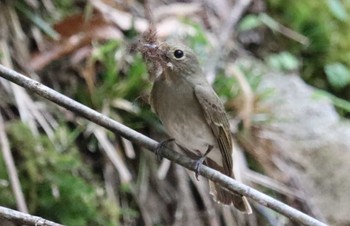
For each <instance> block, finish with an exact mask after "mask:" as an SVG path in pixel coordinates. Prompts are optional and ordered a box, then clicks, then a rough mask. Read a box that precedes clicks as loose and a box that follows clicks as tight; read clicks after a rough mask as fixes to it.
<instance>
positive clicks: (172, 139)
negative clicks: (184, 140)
mask: <svg viewBox="0 0 350 226" xmlns="http://www.w3.org/2000/svg"><path fill="white" fill-rule="evenodd" d="M174 141H175V139H174V138H170V139H167V140H163V141H161V142H159V144H158V147H157V148H156V150H155V152H154V154H156V156H157V159H158V160H161V159H162V156H161V155H160V152H161V150H162V149H163V148H166V147H167V145H168V144H169V143H171V142H174Z"/></svg>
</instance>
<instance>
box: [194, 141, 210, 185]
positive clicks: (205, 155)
mask: <svg viewBox="0 0 350 226" xmlns="http://www.w3.org/2000/svg"><path fill="white" fill-rule="evenodd" d="M213 147H214V146H213V145H208V149H207V151H206V152H205V153H204V155H202V156H201V157H200V158H199V159H197V160H196V161H195V167H194V172H195V176H196V179H197V180H198V181H199V179H198V176H199V168H200V167H201V166H202V164H203V162H204V160H205V159H206V158H207V155H208V154H209V153H210V152H211V150H213Z"/></svg>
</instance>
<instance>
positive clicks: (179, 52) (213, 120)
mask: <svg viewBox="0 0 350 226" xmlns="http://www.w3.org/2000/svg"><path fill="white" fill-rule="evenodd" d="M144 47H145V48H147V49H149V52H148V53H147V51H146V53H145V52H144V55H145V57H146V58H147V60H148V61H151V62H152V61H157V62H153V63H155V64H157V65H160V66H161V71H160V72H159V75H158V76H157V77H156V79H155V81H154V84H153V88H152V91H151V96H150V103H151V106H152V108H153V110H154V111H155V112H156V114H157V115H158V117H159V118H160V120H161V121H162V123H163V125H164V127H165V129H166V131H167V132H168V134H169V135H170V137H172V138H174V139H175V142H176V143H177V144H178V145H179V146H180V147H183V148H184V149H186V150H188V151H190V152H192V153H195V154H196V155H198V156H200V158H199V159H198V160H197V163H198V164H197V167H198V168H199V167H200V165H201V164H202V162H203V161H204V162H205V164H206V165H208V166H209V167H211V168H214V169H216V170H218V171H220V172H222V173H223V174H226V175H227V176H230V177H232V178H233V177H234V175H233V160H232V149H233V147H232V145H233V144H232V137H231V133H230V128H229V127H230V126H229V122H228V119H227V116H226V113H225V109H224V106H223V104H222V102H221V100H220V98H219V97H218V96H217V94H216V93H215V91H214V90H213V88H212V87H211V86H210V84H209V83H208V82H207V80H206V78H205V76H204V74H203V72H202V70H201V68H200V65H199V62H198V60H197V57H196V55H195V54H194V52H193V51H192V50H191V49H190V48H188V47H186V46H184V45H181V44H171V43H166V42H164V43H161V44H154V43H153V44H144ZM198 168H197V169H198ZM209 183H210V193H211V194H212V195H213V197H214V199H215V200H216V201H217V202H219V203H222V204H225V205H231V204H233V205H234V206H235V207H236V208H237V209H239V210H240V211H243V212H245V213H251V207H250V205H249V203H248V201H247V199H246V198H245V197H244V196H241V195H239V194H232V193H230V192H228V191H226V190H224V189H223V188H222V187H221V186H220V185H217V184H215V183H213V182H211V181H210V182H209Z"/></svg>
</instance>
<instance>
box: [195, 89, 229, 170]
mask: <svg viewBox="0 0 350 226" xmlns="http://www.w3.org/2000/svg"><path fill="white" fill-rule="evenodd" d="M194 93H195V96H196V98H197V100H198V102H199V104H200V106H201V107H202V110H203V113H204V116H205V119H206V121H207V123H208V124H209V126H210V129H211V131H212V132H213V134H214V136H215V138H216V140H217V142H218V145H219V148H220V151H221V154H222V158H223V163H222V164H223V168H224V171H225V174H227V175H229V176H232V167H233V166H232V164H233V163H232V138H231V133H230V124H229V122H228V119H227V115H226V112H225V108H224V106H223V104H222V102H221V100H220V98H219V97H218V96H217V95H216V93H215V91H214V90H213V89H212V88H211V87H210V86H209V85H208V86H203V85H197V86H195V88H194Z"/></svg>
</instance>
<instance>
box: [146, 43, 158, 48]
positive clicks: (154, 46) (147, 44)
mask: <svg viewBox="0 0 350 226" xmlns="http://www.w3.org/2000/svg"><path fill="white" fill-rule="evenodd" d="M143 46H144V47H146V48H149V49H158V45H156V44H154V43H153V44H149V43H145V44H143Z"/></svg>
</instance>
